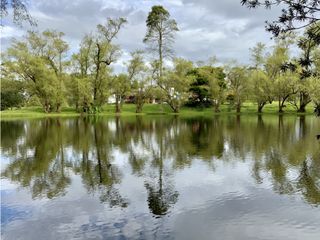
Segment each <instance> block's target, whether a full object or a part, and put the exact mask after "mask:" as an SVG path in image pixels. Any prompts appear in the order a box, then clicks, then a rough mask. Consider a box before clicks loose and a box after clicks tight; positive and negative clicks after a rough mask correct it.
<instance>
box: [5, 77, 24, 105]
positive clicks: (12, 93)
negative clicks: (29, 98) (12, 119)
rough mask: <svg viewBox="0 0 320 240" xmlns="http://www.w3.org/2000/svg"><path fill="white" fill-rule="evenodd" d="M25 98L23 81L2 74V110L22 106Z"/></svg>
mask: <svg viewBox="0 0 320 240" xmlns="http://www.w3.org/2000/svg"><path fill="white" fill-rule="evenodd" d="M24 100H25V97H24V87H23V83H22V82H21V81H16V80H14V79H10V78H7V77H5V76H1V111H2V110H5V109H8V108H12V107H21V106H22V104H23V102H24Z"/></svg>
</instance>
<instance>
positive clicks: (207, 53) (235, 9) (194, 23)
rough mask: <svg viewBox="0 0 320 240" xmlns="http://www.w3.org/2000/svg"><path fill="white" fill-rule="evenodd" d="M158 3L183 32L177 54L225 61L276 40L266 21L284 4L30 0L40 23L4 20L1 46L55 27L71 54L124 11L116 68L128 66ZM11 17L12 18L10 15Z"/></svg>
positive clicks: (241, 58) (243, 59) (246, 57)
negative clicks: (265, 6) (254, 6)
mask: <svg viewBox="0 0 320 240" xmlns="http://www.w3.org/2000/svg"><path fill="white" fill-rule="evenodd" d="M153 5H162V6H163V7H164V8H166V9H167V10H168V11H169V13H170V15H171V17H172V18H173V19H175V20H176V22H177V24H178V27H179V30H180V31H179V32H178V33H177V34H176V38H175V43H174V45H173V48H174V52H175V56H177V57H182V58H186V59H189V60H192V61H194V62H198V61H206V60H207V59H208V58H209V57H211V56H216V57H217V59H218V61H219V62H220V63H225V62H229V61H231V60H236V61H237V62H238V63H240V64H248V63H250V51H249V49H250V48H252V47H253V46H254V45H255V44H256V43H257V42H263V43H265V44H266V45H267V46H271V45H272V44H273V41H272V40H271V34H270V33H268V32H266V31H265V21H266V20H269V21H272V20H276V19H277V16H279V12H280V10H279V9H272V10H266V9H263V8H261V9H254V10H253V9H251V10H250V9H247V8H246V7H243V6H241V4H240V0H166V1H164V0H90V1H88V0H59V1H57V0H56V1H53V0H29V2H28V8H29V11H30V14H31V15H32V16H33V17H34V18H35V19H36V21H37V24H38V25H37V27H36V28H32V27H30V26H28V25H24V26H23V27H22V28H21V27H18V26H15V25H13V24H12V23H11V21H7V20H5V21H4V23H5V24H4V26H3V27H2V29H1V47H2V50H5V49H6V48H7V47H8V46H9V45H10V42H11V41H12V38H13V37H15V38H20V37H22V36H23V35H24V34H25V33H26V31H27V30H28V29H33V30H38V31H43V30H46V29H55V30H58V31H62V32H64V33H65V40H66V41H67V42H68V43H69V44H70V51H69V54H72V53H73V52H76V51H77V49H78V47H79V43H80V41H81V39H82V37H83V36H84V34H86V33H93V32H95V29H96V25H97V24H99V23H100V24H101V23H104V22H105V21H106V19H107V18H109V17H111V18H114V17H125V18H126V19H127V20H128V23H127V24H126V25H125V27H124V28H123V29H121V31H120V33H119V35H118V38H117V40H116V43H117V44H119V45H120V46H121V48H122V56H121V58H120V59H119V60H118V61H117V62H116V63H115V64H114V68H115V69H116V71H117V72H121V71H124V70H125V62H126V61H127V60H128V59H129V58H130V52H132V51H134V50H137V49H142V50H143V49H145V48H146V46H145V44H144V43H143V42H142V39H143V38H144V36H145V33H146V24H145V21H146V18H147V15H148V12H149V11H150V10H151V7H152V6H153ZM8 20H10V18H8Z"/></svg>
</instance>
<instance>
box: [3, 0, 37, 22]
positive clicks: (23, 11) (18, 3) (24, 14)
mask: <svg viewBox="0 0 320 240" xmlns="http://www.w3.org/2000/svg"><path fill="white" fill-rule="evenodd" d="M25 2H26V1H23V0H11V1H8V0H1V3H0V8H1V9H0V10H1V12H0V16H1V25H2V19H3V18H4V17H6V16H8V15H9V12H8V9H10V7H11V8H12V11H13V23H15V24H17V25H19V26H21V25H22V23H23V22H28V23H29V24H30V25H31V26H36V25H37V23H36V21H35V20H34V19H33V18H32V17H31V15H30V14H29V11H28V9H27V5H26V3H25Z"/></svg>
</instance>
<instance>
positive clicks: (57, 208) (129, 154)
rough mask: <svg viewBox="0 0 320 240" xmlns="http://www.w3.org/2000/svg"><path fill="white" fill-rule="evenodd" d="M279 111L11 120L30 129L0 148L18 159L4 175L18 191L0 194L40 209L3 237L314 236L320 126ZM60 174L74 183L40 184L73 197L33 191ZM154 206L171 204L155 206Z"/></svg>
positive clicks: (9, 136) (8, 228)
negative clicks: (256, 114) (269, 115)
mask: <svg viewBox="0 0 320 240" xmlns="http://www.w3.org/2000/svg"><path fill="white" fill-rule="evenodd" d="M235 120H237V121H235ZM260 121H261V119H260ZM281 121H282V122H281V124H280V125H279V123H280V121H279V119H278V118H276V117H273V118H271V120H270V121H269V120H268V119H267V120H266V121H264V124H263V125H261V124H260V125H259V124H257V119H256V118H254V117H243V118H242V117H241V119H240V118H237V119H236V118H234V117H228V118H225V119H224V118H213V119H211V118H208V119H206V118H200V119H198V118H196V119H179V118H170V117H166V118H160V117H159V119H153V117H152V118H151V119H150V118H149V119H148V118H141V119H134V120H133V119H129V120H127V119H126V118H120V119H117V121H115V120H114V119H103V118H101V119H94V120H92V119H90V118H88V119H74V120H70V119H65V120H62V119H60V120H58V119H51V120H37V121H35V120H34V122H32V123H29V122H28V123H26V124H24V125H22V126H25V128H23V130H24V131H22V130H21V129H20V128H19V126H20V125H21V124H18V125H15V124H13V126H12V127H17V130H19V129H20V130H21V131H20V130H19V131H15V132H13V133H14V134H11V133H10V132H8V131H7V132H6V131H4V135H2V136H3V137H4V138H5V139H6V143H7V144H5V145H4V146H3V149H2V153H4V152H5V156H3V155H2V156H1V157H2V158H4V159H5V158H6V160H5V161H7V162H8V164H7V165H5V167H4V168H3V171H4V170H6V169H9V170H8V171H6V175H5V179H2V181H3V182H5V189H12V190H11V191H12V192H11V195H10V194H4V195H3V199H2V201H3V203H4V204H5V205H6V206H7V207H8V208H13V209H14V208H15V206H16V207H19V206H25V205H28V206H32V208H33V209H34V211H33V213H32V215H31V216H29V217H28V218H27V219H24V220H15V219H14V218H13V219H14V221H11V222H9V223H8V224H7V225H6V226H5V228H4V229H3V232H4V236H5V239H17V238H18V237H19V236H24V238H25V239H42V238H44V239H48V240H50V239H57V238H61V239H71V238H74V237H78V238H79V239H88V238H92V239H100V238H103V237H104V238H108V239H109V238H110V239H113V238H114V239H123V238H129V239H132V238H136V239H139V238H140V239H154V238H156V237H157V238H158V239H167V238H169V237H170V236H171V237H173V236H175V235H176V236H177V237H178V239H179V238H180V239H191V237H196V236H197V238H198V239H200V238H201V236H203V239H206V237H209V236H211V237H212V236H222V235H223V234H225V239H231V238H232V237H234V236H235V235H236V233H239V235H236V236H237V237H238V238H239V239H250V238H251V239H252V238H253V235H252V234H253V230H252V229H259V234H260V231H261V234H260V235H261V236H262V237H264V238H268V237H270V236H273V235H272V234H275V235H274V236H276V237H274V238H277V237H281V236H282V232H283V231H287V232H291V230H292V232H293V233H295V234H296V235H295V236H299V237H301V238H303V236H305V237H307V238H308V239H313V236H314V234H315V233H317V229H315V227H314V226H315V223H317V222H319V217H318V216H319V215H317V211H318V208H312V207H311V206H318V205H319V202H320V198H319V196H318V193H319V186H318V185H317V183H318V182H317V181H318V180H319V172H318V171H317V169H318V164H317V161H315V159H316V158H315V156H316V154H317V153H318V152H319V151H318V150H317V149H316V148H315V145H313V144H312V143H313V141H314V136H311V135H310V134H311V133H312V132H314V129H315V128H317V127H318V126H319V125H317V122H315V121H314V119H313V118H306V121H305V126H303V128H305V129H306V130H307V131H305V134H301V135H296V131H297V130H296V127H297V124H296V121H297V120H296V119H295V118H292V119H286V118H284V119H282V120H281ZM260 123H261V122H260ZM7 125H8V126H7V129H10V126H9V125H10V124H9V123H8V124H7ZM299 126H301V125H299ZM301 127H302V126H301ZM279 132H281V134H279ZM297 136H298V138H297ZM21 139H22V140H23V141H22V140H21ZM288 139H289V140H290V141H288ZM291 140H292V141H291ZM15 142H18V143H19V146H14V143H15ZM9 143H10V144H9ZM298 147H300V148H298ZM297 149H298V150H297ZM317 151H318V152H317ZM17 152H18V153H19V156H17V155H15V154H16V153H17ZM61 153H63V154H61ZM23 154H25V155H23ZM21 156H22V157H21ZM23 156H26V157H25V158H24V157H23ZM306 156H307V158H306ZM304 158H306V159H307V160H306V161H304ZM9 165H10V166H11V168H8V166H9ZM18 173H19V174H18ZM57 176H61V178H60V177H59V178H57V179H58V180H59V179H64V178H62V177H64V176H68V178H70V181H69V182H66V184H64V185H61V182H60V181H51V182H50V181H47V182H46V181H44V183H50V184H51V185H46V184H43V185H41V186H43V187H44V189H42V190H43V192H44V193H46V191H47V190H50V189H51V188H52V187H56V188H54V189H58V190H59V192H63V193H65V195H64V196H62V195H61V194H57V195H55V196H54V197H53V198H52V199H48V196H47V195H46V194H39V195H36V196H35V197H34V199H32V198H31V194H30V191H31V190H32V186H33V185H32V184H33V183H34V181H35V180H36V179H44V180H48V179H50V178H52V180H55V178H53V177H57ZM9 179H10V180H9ZM12 182H15V184H12ZM62 183H63V182H62ZM288 183H290V184H288ZM6 184H7V185H6ZM18 186H20V188H19V189H20V190H19V191H15V190H14V189H15V188H18ZM40 193H41V192H40ZM278 194H279V195H278ZM177 196H178V197H177ZM301 198H303V200H302V199H301ZM148 200H149V202H148ZM150 203H151V204H150ZM150 205H154V206H155V208H157V207H159V206H160V207H161V206H164V208H161V209H160V210H163V211H160V212H157V211H156V212H154V211H153V210H157V209H153V206H150ZM17 209H18V208H17ZM21 209H22V210H23V208H21ZM21 209H20V210H21ZM296 209H297V211H296ZM292 212H295V214H297V217H295V215H293V214H292ZM152 213H156V214H157V213H163V214H166V215H163V216H161V217H160V218H156V215H154V214H152ZM10 214H11V215H15V214H16V215H17V217H18V216H19V212H14V211H12V212H11V213H10ZM10 214H9V215H10ZM306 216H310V218H309V219H310V220H307V218H306ZM267 225H270V226H271V229H272V232H270V233H269V234H268V231H267V228H266V227H265V226H267ZM34 226H36V227H34ZM186 228H187V229H186ZM305 229H310V231H309V232H306V230H305ZM191 231H192V232H191ZM46 234H47V235H49V236H47V235H46ZM193 234H194V235H193ZM277 234H278V235H277ZM318 234H319V231H318ZM193 239H194V238H193ZM219 239H220V238H219Z"/></svg>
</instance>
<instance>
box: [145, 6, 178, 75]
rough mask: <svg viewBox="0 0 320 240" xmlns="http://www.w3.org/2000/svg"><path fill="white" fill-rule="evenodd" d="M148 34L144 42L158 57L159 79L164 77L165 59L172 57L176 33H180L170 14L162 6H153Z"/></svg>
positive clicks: (148, 20) (148, 18)
mask: <svg viewBox="0 0 320 240" xmlns="http://www.w3.org/2000/svg"><path fill="white" fill-rule="evenodd" d="M146 25H147V33H146V35H145V37H144V39H143V42H144V43H146V44H148V46H149V49H150V51H152V52H154V53H156V54H157V55H158V59H157V61H158V65H157V66H158V70H159V72H158V73H159V75H158V77H160V78H161V77H162V72H163V59H164V58H165V57H168V56H171V55H172V46H171V45H172V43H173V41H174V33H175V32H177V31H179V29H178V26H177V23H176V21H175V20H174V19H171V18H170V13H169V12H168V11H167V10H166V9H165V8H164V7H162V6H153V7H152V9H151V12H149V14H148V17H147V20H146Z"/></svg>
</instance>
